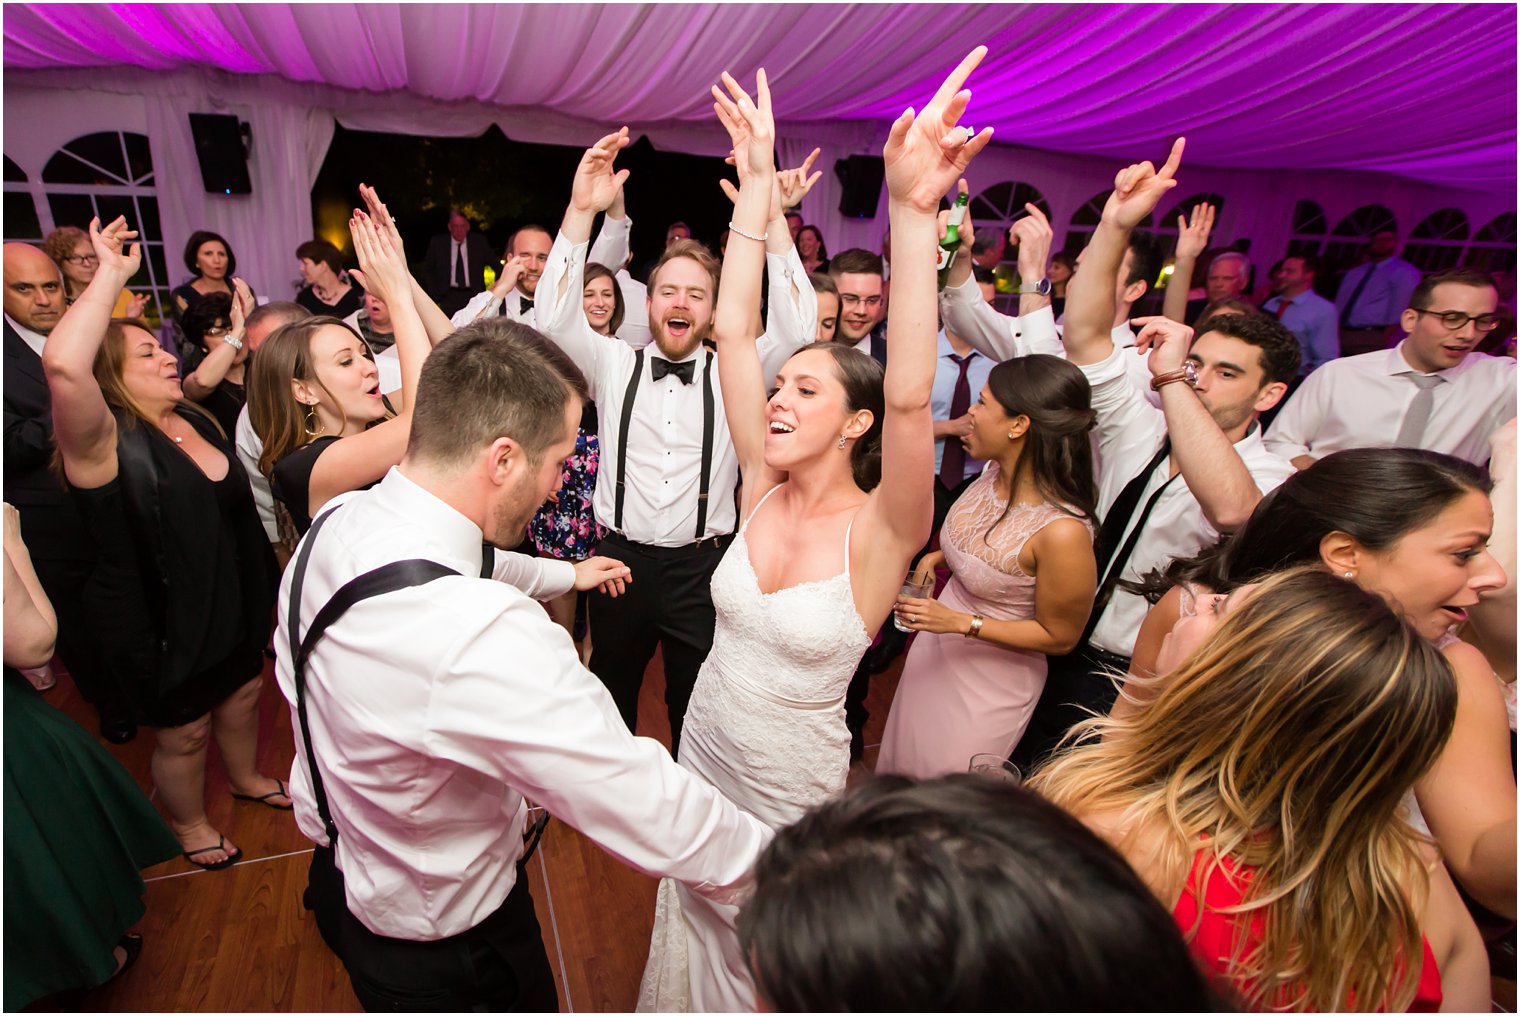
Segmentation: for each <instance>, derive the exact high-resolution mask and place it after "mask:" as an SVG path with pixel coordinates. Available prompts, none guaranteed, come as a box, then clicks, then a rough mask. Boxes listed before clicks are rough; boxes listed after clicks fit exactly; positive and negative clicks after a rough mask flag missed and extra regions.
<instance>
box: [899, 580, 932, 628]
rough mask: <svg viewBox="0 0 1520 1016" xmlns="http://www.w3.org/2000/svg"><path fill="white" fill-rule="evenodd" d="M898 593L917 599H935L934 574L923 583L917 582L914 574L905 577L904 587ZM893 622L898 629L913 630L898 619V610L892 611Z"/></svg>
mask: <svg viewBox="0 0 1520 1016" xmlns="http://www.w3.org/2000/svg"><path fill="white" fill-rule="evenodd" d="M897 595H899V596H908V597H912V598H913V599H915V600H930V599H933V598H934V576H933V575H930V576H929V577H928V578H927V579H925V580H924V581H923V582H922V583H917V582H914V581H913V576H912V575H909V576H908V577H907V578H905V579H903V584H902V588H901V589H900V590H898V594H897ZM892 623H893V624H894V625H896V626H897V630H898V631H909V632H910V631H912V630H913V629H912V628H909V627H907V626H906V625H904V624H903V623H902V621H900V620H898V617H897V612H896V611H893V612H892Z"/></svg>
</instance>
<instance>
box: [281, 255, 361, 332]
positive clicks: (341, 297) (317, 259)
mask: <svg viewBox="0 0 1520 1016" xmlns="http://www.w3.org/2000/svg"><path fill="white" fill-rule="evenodd" d="M296 260H297V261H299V262H300V264H301V280H302V281H303V282H305V283H306V285H304V286H302V287H301V291H300V292H299V293H297V294H296V303H299V304H300V305H301V306H302V307H305V308H306V309H307V310H309V311H311V312H312V313H313V314H317V315H327V316H331V317H335V318H346V317H348V316H349V315H350V314H352V313H354V312H355V311H357V310H359V309H360V308H361V307H363V306H364V298H363V295H362V294H361V293H360V292H359V289H358V287H357V286H352V285H349V283H348V280H347V279H345V278H344V277H343V255H342V253H341V252H340V251H339V250H338V248H336V247H334V246H333V245H332V244H330V243H328V242H327V241H326V240H307V241H306V242H305V243H303V244H301V246H299V247H297V248H296Z"/></svg>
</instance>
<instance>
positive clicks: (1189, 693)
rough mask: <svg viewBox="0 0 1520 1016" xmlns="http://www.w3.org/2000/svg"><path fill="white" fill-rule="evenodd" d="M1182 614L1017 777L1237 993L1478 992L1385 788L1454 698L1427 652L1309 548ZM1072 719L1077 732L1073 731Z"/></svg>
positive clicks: (1432, 754) (1436, 876)
mask: <svg viewBox="0 0 1520 1016" xmlns="http://www.w3.org/2000/svg"><path fill="white" fill-rule="evenodd" d="M1220 606H1221V609H1220V610H1219V611H1218V612H1217V613H1209V614H1200V615H1194V616H1190V617H1187V618H1183V619H1182V620H1181V621H1179V622H1178V624H1177V626H1176V627H1175V628H1174V629H1173V630H1172V632H1171V633H1170V635H1169V636H1168V638H1167V644H1166V646H1165V647H1164V648H1163V650H1162V654H1161V655H1162V659H1163V666H1164V667H1165V668H1166V669H1169V670H1170V671H1171V673H1170V676H1169V677H1168V679H1167V681H1166V684H1165V686H1164V687H1162V688H1161V689H1159V691H1158V693H1157V695H1156V697H1155V699H1154V701H1152V702H1151V703H1149V705H1148V706H1147V707H1145V708H1143V709H1140V710H1138V711H1136V712H1135V713H1134V714H1133V715H1131V716H1127V717H1107V718H1099V719H1093V720H1089V721H1087V722H1086V723H1085V724H1084V725H1083V728H1080V729H1083V730H1084V731H1085V733H1086V734H1087V735H1089V736H1091V735H1098V736H1101V740H1098V741H1091V740H1089V741H1083V742H1081V743H1078V744H1077V745H1076V746H1075V747H1072V748H1069V749H1068V750H1067V751H1065V752H1064V753H1062V754H1060V755H1058V756H1056V757H1055V759H1054V760H1053V761H1051V762H1050V763H1048V764H1047V765H1046V766H1045V767H1044V768H1042V769H1041V770H1040V771H1039V772H1038V773H1037V774H1036V775H1035V777H1034V778H1033V780H1032V781H1031V785H1032V787H1033V788H1034V789H1036V790H1037V791H1039V792H1040V793H1042V794H1044V795H1045V796H1046V797H1047V798H1049V799H1050V800H1052V801H1053V802H1055V803H1056V804H1058V805H1060V806H1061V807H1063V808H1066V809H1067V810H1068V811H1070V812H1072V813H1073V814H1075V815H1076V816H1077V817H1078V818H1081V819H1083V820H1084V821H1085V822H1086V823H1087V824H1088V825H1089V826H1090V827H1092V828H1093V829H1094V830H1095V831H1097V832H1098V833H1099V834H1100V835H1102V836H1104V837H1105V838H1107V839H1108V840H1109V841H1110V842H1112V843H1113V844H1114V846H1115V847H1116V848H1117V849H1118V850H1119V852H1120V853H1122V854H1124V855H1125V857H1126V858H1128V859H1129V861H1130V863H1131V864H1133V865H1134V866H1135V869H1136V870H1137V871H1138V872H1139V874H1140V876H1141V878H1143V879H1144V880H1145V881H1146V882H1147V884H1149V885H1150V887H1151V889H1152V891H1153V892H1155V893H1156V895H1157V897H1158V898H1159V899H1160V900H1161V902H1162V903H1163V905H1165V906H1167V907H1170V908H1171V909H1172V912H1173V916H1174V917H1176V918H1177V921H1178V924H1179V925H1180V926H1181V928H1182V930H1183V933H1184V935H1186V936H1187V937H1188V938H1189V941H1190V943H1191V945H1192V947H1193V949H1194V952H1195V954H1197V955H1198V957H1199V958H1200V960H1202V961H1203V962H1204V963H1205V965H1206V966H1208V967H1209V968H1211V969H1213V970H1215V971H1217V972H1218V973H1219V974H1221V975H1222V976H1224V977H1226V978H1228V979H1229V981H1230V982H1231V983H1232V984H1233V986H1234V987H1235V989H1236V990H1237V991H1238V992H1239V993H1240V994H1241V995H1242V996H1243V997H1244V999H1245V1000H1246V1002H1247V1003H1248V1005H1249V1006H1250V1007H1251V1008H1255V1009H1274V1010H1334V1011H1340V1010H1343V1009H1347V1008H1352V1009H1355V1010H1359V1011H1373V1010H1390V1011H1392V1010H1407V1009H1410V1008H1411V1007H1413V1008H1415V1009H1418V1010H1421V1011H1429V1010H1431V1009H1434V1008H1435V1007H1436V1006H1437V1005H1440V1006H1441V1008H1443V1009H1451V1010H1456V1011H1462V1010H1470V1011H1471V1010H1478V1009H1486V1008H1487V1006H1488V965H1487V960H1486V958H1485V956H1484V954H1483V946H1482V942H1481V940H1480V939H1479V938H1478V934H1477V929H1476V928H1475V927H1474V926H1473V924H1472V920H1471V918H1470V917H1468V916H1467V913H1466V911H1465V910H1464V909H1463V907H1462V903H1461V901H1460V899H1459V897H1458V896H1457V894H1456V890H1455V887H1454V886H1453V885H1452V883H1451V879H1450V877H1449V876H1447V874H1446V872H1445V869H1444V868H1442V867H1441V865H1440V864H1439V863H1438V862H1437V861H1436V860H1435V857H1434V856H1433V852H1432V851H1431V850H1430V845H1429V841H1428V840H1426V839H1424V838H1423V837H1421V836H1420V835H1419V834H1417V833H1416V832H1415V831H1414V829H1413V828H1412V827H1411V826H1410V824H1409V822H1408V820H1407V814H1406V812H1405V811H1404V810H1403V801H1404V797H1405V795H1406V794H1407V793H1408V792H1409V789H1410V787H1412V786H1413V785H1414V783H1415V781H1416V780H1418V779H1419V778H1420V777H1421V776H1422V775H1423V774H1424V773H1425V772H1426V771H1428V770H1429V769H1430V767H1431V765H1432V764H1433V763H1434V762H1435V760H1436V759H1437V757H1438V756H1439V755H1440V753H1441V749H1442V748H1443V746H1444V745H1445V743H1446V740H1447V738H1448V737H1449V736H1450V734H1451V729H1452V723H1453V719H1454V717H1455V714H1456V708H1457V690H1456V683H1455V681H1454V679H1453V677H1452V673H1451V668H1450V666H1449V665H1448V664H1447V662H1446V661H1445V659H1444V658H1442V656H1441V654H1440V653H1439V652H1438V651H1436V649H1435V648H1434V647H1433V646H1432V645H1431V644H1430V642H1429V641H1427V640H1426V639H1424V638H1422V637H1421V636H1420V634H1419V633H1418V632H1417V631H1415V630H1414V629H1413V627H1412V626H1411V625H1410V624H1409V623H1408V622H1407V621H1405V620H1404V619H1403V618H1402V617H1400V616H1399V615H1397V614H1395V613H1394V611H1393V610H1391V609H1390V608H1389V606H1388V605H1387V604H1386V603H1385V602H1384V601H1383V600H1382V598H1381V597H1379V596H1377V595H1376V594H1374V593H1369V592H1367V591H1365V590H1363V589H1360V588H1358V587H1357V586H1355V585H1353V584H1352V583H1350V582H1344V581H1342V580H1340V579H1338V578H1336V577H1334V576H1331V575H1328V574H1326V573H1325V572H1323V571H1320V570H1318V569H1312V568H1309V569H1305V568H1300V569H1294V570H1292V571H1288V572H1284V573H1282V574H1280V575H1277V576H1274V577H1272V578H1269V579H1267V580H1266V581H1265V582H1263V583H1261V584H1260V585H1259V586H1245V587H1242V588H1240V589H1238V590H1236V592H1235V593H1234V594H1233V595H1232V596H1231V597H1230V598H1229V600H1228V602H1225V603H1222V604H1221V605H1220ZM1080 736H1081V735H1079V737H1080Z"/></svg>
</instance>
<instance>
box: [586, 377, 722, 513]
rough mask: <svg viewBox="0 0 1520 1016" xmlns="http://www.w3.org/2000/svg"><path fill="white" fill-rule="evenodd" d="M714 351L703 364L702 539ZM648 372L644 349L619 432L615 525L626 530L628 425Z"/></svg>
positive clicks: (709, 467)
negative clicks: (624, 505) (635, 400)
mask: <svg viewBox="0 0 1520 1016" xmlns="http://www.w3.org/2000/svg"><path fill="white" fill-rule="evenodd" d="M712 361H713V355H712V353H711V352H709V353H708V354H707V360H706V362H705V363H704V364H703V367H702V473H701V479H700V481H699V483H698V486H697V532H696V536H695V539H696V540H697V541H698V542H701V540H702V538H703V536H704V535H705V534H706V532H707V487H708V484H709V483H710V482H711V475H710V474H711V473H712V457H713V431H714V429H715V428H716V426H717V421H716V416H717V411H716V405H715V403H716V400H715V399H714V398H713V386H712V385H713V383H712V373H713V372H712ZM643 374H644V351H643V350H642V349H636V350H634V353H633V376H632V377H630V378H629V379H628V389H627V391H625V392H624V393H623V414H622V422H621V424H620V429H619V431H618V452H617V481H616V488H615V489H616V494H615V496H614V497H613V506H612V528H613V529H615V530H616V531H617V532H619V533H621V532H622V531H623V493H624V488H625V486H626V480H627V473H628V425H629V424H630V423H632V422H633V400H634V398H635V397H636V396H637V395H638V392H639V379H640V378H641V377H642V376H643Z"/></svg>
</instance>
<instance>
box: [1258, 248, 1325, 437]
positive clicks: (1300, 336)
mask: <svg viewBox="0 0 1520 1016" xmlns="http://www.w3.org/2000/svg"><path fill="white" fill-rule="evenodd" d="M1318 270H1319V259H1318V258H1316V257H1315V256H1314V255H1312V254H1293V255H1290V256H1289V257H1285V258H1283V259H1282V262H1281V264H1280V265H1279V267H1278V269H1277V272H1276V273H1275V274H1274V275H1273V283H1274V285H1276V287H1277V295H1276V296H1274V297H1272V298H1271V299H1269V300H1267V301H1266V302H1265V303H1263V304H1262V305H1261V309H1262V311H1263V312H1264V313H1267V314H1271V315H1272V316H1273V317H1275V318H1276V319H1277V320H1279V321H1281V322H1282V326H1283V327H1284V328H1286V329H1287V330H1288V331H1289V332H1290V333H1291V334H1292V335H1293V337H1294V338H1295V339H1297V340H1298V348H1299V352H1300V353H1301V354H1302V356H1303V359H1302V361H1301V362H1300V364H1299V367H1298V377H1296V378H1294V379H1293V383H1292V384H1290V385H1289V386H1288V394H1286V395H1284V396H1283V399H1282V401H1281V402H1279V403H1278V404H1277V405H1276V406H1273V407H1272V408H1271V409H1269V410H1268V411H1267V412H1265V413H1262V414H1261V426H1262V429H1263V430H1265V429H1266V428H1267V427H1269V426H1270V425H1271V423H1272V421H1273V420H1274V419H1276V417H1277V413H1278V411H1279V410H1280V409H1281V408H1282V407H1283V406H1285V405H1287V404H1288V400H1289V399H1290V398H1292V397H1293V393H1294V392H1296V391H1297V390H1298V387H1299V385H1301V384H1303V383H1304V378H1306V377H1308V376H1309V375H1310V374H1312V373H1314V371H1315V370H1316V369H1318V368H1319V366H1320V365H1321V364H1324V363H1328V362H1330V361H1331V360H1333V359H1335V358H1336V357H1337V356H1340V355H1341V339H1340V329H1339V325H1338V315H1337V313H1336V309H1335V304H1333V303H1331V302H1330V301H1329V300H1326V299H1325V298H1324V297H1323V296H1320V295H1319V294H1318V293H1316V292H1315V291H1314V275H1315V273H1316V272H1317V271H1318Z"/></svg>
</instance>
